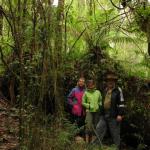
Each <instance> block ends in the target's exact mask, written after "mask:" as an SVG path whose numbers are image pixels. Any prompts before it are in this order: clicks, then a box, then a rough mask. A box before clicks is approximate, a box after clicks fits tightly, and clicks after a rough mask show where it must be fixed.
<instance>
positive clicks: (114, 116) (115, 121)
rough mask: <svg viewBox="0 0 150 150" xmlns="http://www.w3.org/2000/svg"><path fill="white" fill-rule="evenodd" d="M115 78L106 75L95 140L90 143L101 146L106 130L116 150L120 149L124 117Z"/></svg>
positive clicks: (111, 74)
mask: <svg viewBox="0 0 150 150" xmlns="http://www.w3.org/2000/svg"><path fill="white" fill-rule="evenodd" d="M116 81H117V76H116V75H115V74H114V73H113V72H110V73H108V74H107V75H106V84H107V86H106V89H105V94H104V95H105V96H104V99H103V100H102V108H101V115H102V116H101V117H100V120H99V122H98V124H97V126H96V133H97V138H96V139H95V140H94V141H93V142H92V143H99V144H101V142H102V140H103V138H104V136H105V134H106V131H107V129H109V131H110V134H111V137H112V139H113V142H114V144H115V145H116V147H117V150H118V149H120V123H121V122H122V119H123V115H124V106H125V105H124V98H123V93H122V90H121V88H120V87H117V85H116Z"/></svg>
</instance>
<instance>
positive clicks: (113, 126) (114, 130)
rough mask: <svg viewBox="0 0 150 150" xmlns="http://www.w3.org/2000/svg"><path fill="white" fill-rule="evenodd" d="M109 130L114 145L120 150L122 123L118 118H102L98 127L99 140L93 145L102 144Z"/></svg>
mask: <svg viewBox="0 0 150 150" xmlns="http://www.w3.org/2000/svg"><path fill="white" fill-rule="evenodd" d="M108 129H109V131H110V134H111V136H112V139H113V142H114V144H115V145H116V146H117V148H118V149H119V147H120V123H119V122H117V120H116V118H111V117H108V118H107V117H104V116H102V117H101V118H100V120H99V122H98V124H97V126H96V133H97V138H96V139H95V140H94V141H93V142H92V143H97V144H98V143H99V144H101V142H102V140H103V138H104V136H105V134H106V131H107V130H108Z"/></svg>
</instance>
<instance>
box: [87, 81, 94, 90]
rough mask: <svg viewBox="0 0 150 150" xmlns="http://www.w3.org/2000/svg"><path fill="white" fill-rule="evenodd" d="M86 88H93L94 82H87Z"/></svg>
mask: <svg viewBox="0 0 150 150" xmlns="http://www.w3.org/2000/svg"><path fill="white" fill-rule="evenodd" d="M87 88H88V89H94V88H95V84H94V83H93V82H89V83H88V84H87Z"/></svg>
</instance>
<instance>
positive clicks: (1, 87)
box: [0, 0, 150, 150]
mask: <svg viewBox="0 0 150 150" xmlns="http://www.w3.org/2000/svg"><path fill="white" fill-rule="evenodd" d="M0 58H1V59H0V99H1V100H0V120H1V122H2V121H3V123H2V124H1V126H0V136H1V137H0V148H1V149H3V150H5V149H8V148H10V149H13V148H14V149H15V148H16V149H19V150H31V149H32V150H71V149H72V150H76V149H79V150H83V149H84V147H85V145H84V143H80V144H77V143H75V141H74V138H73V137H74V135H75V134H76V132H78V131H77V130H76V128H75V125H73V124H71V123H70V122H69V121H68V120H67V112H66V107H65V106H66V97H67V95H68V93H69V92H70V90H71V89H72V88H73V87H74V86H76V82H77V80H78V78H79V77H85V79H88V78H94V79H95V80H96V83H97V89H99V90H101V91H103V88H104V85H105V82H104V74H105V73H106V71H108V70H111V71H115V72H116V73H117V74H118V76H119V81H118V84H119V86H120V87H121V88H122V89H123V93H124V98H125V101H126V115H125V119H124V121H123V124H122V129H121V132H122V133H121V137H122V143H123V145H124V147H125V148H126V149H129V150H132V149H133V150H149V149H150V145H149V143H150V1H149V0H58V4H57V1H53V0H0ZM4 117H5V118H4ZM4 120H5V122H4ZM13 125H14V126H15V127H14V126H13ZM6 128H7V129H6ZM12 141H13V142H14V143H13V142H12ZM110 150H113V148H111V147H110Z"/></svg>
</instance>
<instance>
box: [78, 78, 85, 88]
mask: <svg viewBox="0 0 150 150" xmlns="http://www.w3.org/2000/svg"><path fill="white" fill-rule="evenodd" d="M84 85H85V80H84V79H79V81H78V86H79V87H83V86H84Z"/></svg>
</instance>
